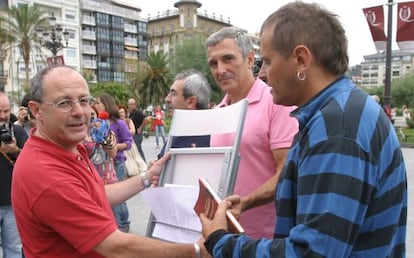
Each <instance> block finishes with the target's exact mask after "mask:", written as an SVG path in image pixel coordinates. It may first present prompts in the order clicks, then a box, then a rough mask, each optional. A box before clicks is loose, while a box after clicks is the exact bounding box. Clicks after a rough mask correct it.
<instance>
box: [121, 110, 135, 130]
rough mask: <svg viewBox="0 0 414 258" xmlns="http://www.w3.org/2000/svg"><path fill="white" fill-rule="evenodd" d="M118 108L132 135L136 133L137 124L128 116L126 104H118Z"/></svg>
mask: <svg viewBox="0 0 414 258" xmlns="http://www.w3.org/2000/svg"><path fill="white" fill-rule="evenodd" d="M118 110H119V116H120V117H121V119H122V120H124V121H125V123H126V124H127V126H128V129H129V132H130V133H131V135H134V134H135V125H134V122H132V120H131V119H129V118H128V117H127V108H126V106H125V105H123V104H119V105H118Z"/></svg>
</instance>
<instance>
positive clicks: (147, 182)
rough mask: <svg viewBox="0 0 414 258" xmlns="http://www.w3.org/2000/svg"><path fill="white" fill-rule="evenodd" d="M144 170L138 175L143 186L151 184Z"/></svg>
mask: <svg viewBox="0 0 414 258" xmlns="http://www.w3.org/2000/svg"><path fill="white" fill-rule="evenodd" d="M146 172H147V171H142V172H141V173H139V175H140V176H141V179H142V183H143V184H144V186H145V188H147V187H150V186H151V183H150V181H149V180H148V177H147V173H146Z"/></svg>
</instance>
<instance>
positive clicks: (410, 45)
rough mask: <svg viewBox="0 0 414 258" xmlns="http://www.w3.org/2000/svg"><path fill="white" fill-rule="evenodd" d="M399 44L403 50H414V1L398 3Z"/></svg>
mask: <svg viewBox="0 0 414 258" xmlns="http://www.w3.org/2000/svg"><path fill="white" fill-rule="evenodd" d="M397 44H398V47H399V48H400V50H401V51H414V2H405V3H399V4H398V22H397Z"/></svg>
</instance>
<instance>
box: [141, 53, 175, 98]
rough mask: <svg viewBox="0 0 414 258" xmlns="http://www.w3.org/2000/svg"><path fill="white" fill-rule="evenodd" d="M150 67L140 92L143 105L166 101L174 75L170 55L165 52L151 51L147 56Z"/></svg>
mask: <svg viewBox="0 0 414 258" xmlns="http://www.w3.org/2000/svg"><path fill="white" fill-rule="evenodd" d="M147 63H148V67H147V69H146V71H145V76H144V78H143V80H142V85H141V87H139V88H138V93H139V95H140V97H141V101H142V103H143V105H145V106H146V105H150V104H161V103H164V98H165V97H166V96H167V94H168V92H169V90H170V85H171V83H172V75H171V72H170V69H169V57H168V55H167V54H165V53H163V52H160V51H158V52H151V53H149V55H148V58H147Z"/></svg>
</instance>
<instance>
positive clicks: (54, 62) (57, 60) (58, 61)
mask: <svg viewBox="0 0 414 258" xmlns="http://www.w3.org/2000/svg"><path fill="white" fill-rule="evenodd" d="M46 60H47V66H58V65H64V64H65V59H64V58H63V56H54V57H48V58H47V59H46Z"/></svg>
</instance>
